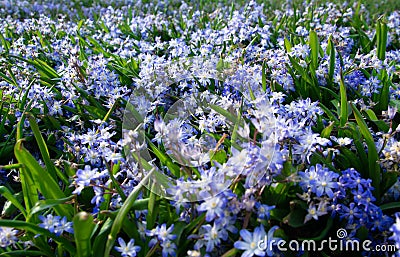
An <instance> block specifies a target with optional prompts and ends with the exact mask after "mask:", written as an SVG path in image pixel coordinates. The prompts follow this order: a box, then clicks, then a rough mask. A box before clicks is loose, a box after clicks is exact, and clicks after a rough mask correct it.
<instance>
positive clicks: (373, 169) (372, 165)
mask: <svg viewBox="0 0 400 257" xmlns="http://www.w3.org/2000/svg"><path fill="white" fill-rule="evenodd" d="M351 107H352V109H353V112H354V116H355V118H356V121H357V124H358V126H359V128H360V131H361V134H362V135H363V137H364V139H365V142H366V143H367V146H368V175H369V178H370V179H371V180H372V186H373V187H374V188H375V190H374V191H373V193H374V196H375V198H376V199H377V201H379V200H378V199H380V182H381V181H380V175H381V170H380V167H379V164H378V160H379V156H378V152H377V150H376V146H375V142H374V138H373V137H372V135H371V132H370V131H369V129H368V126H367V124H366V123H365V121H364V119H363V117H362V115H361V113H360V111H359V110H358V109H357V107H356V106H355V105H354V104H351Z"/></svg>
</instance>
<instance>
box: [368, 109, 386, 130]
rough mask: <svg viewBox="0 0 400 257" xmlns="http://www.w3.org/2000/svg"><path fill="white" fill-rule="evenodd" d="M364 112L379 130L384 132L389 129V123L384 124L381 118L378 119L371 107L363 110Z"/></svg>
mask: <svg viewBox="0 0 400 257" xmlns="http://www.w3.org/2000/svg"><path fill="white" fill-rule="evenodd" d="M365 113H366V114H367V116H368V118H369V120H371V121H373V122H374V123H375V124H376V126H378V128H379V129H380V130H381V131H384V132H388V131H389V125H388V124H386V123H385V122H384V121H383V120H379V119H378V117H376V115H375V113H374V111H373V110H371V109H368V110H365Z"/></svg>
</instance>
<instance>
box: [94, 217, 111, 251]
mask: <svg viewBox="0 0 400 257" xmlns="http://www.w3.org/2000/svg"><path fill="white" fill-rule="evenodd" d="M112 224H113V220H112V219H111V218H108V219H107V220H106V221H105V222H104V223H103V225H102V226H101V229H100V232H99V233H98V234H97V235H96V237H95V239H94V242H93V256H103V254H104V248H105V246H106V242H107V235H108V233H109V232H110V230H111V227H112Z"/></svg>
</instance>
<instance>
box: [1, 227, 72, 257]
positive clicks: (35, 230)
mask: <svg viewBox="0 0 400 257" xmlns="http://www.w3.org/2000/svg"><path fill="white" fill-rule="evenodd" d="M0 227H10V228H15V229H19V230H25V231H29V232H32V233H33V234H35V235H43V236H47V237H50V238H52V239H53V240H54V241H56V242H57V243H60V244H62V245H63V247H64V248H65V249H66V250H67V251H68V252H69V253H70V255H71V256H76V250H75V247H74V246H73V245H72V244H71V243H70V242H69V241H68V240H67V239H65V238H64V237H61V236H57V235H56V234H54V233H51V232H50V231H49V230H47V229H45V228H41V227H39V226H38V225H36V224H33V223H29V222H25V221H21V220H2V219H0Z"/></svg>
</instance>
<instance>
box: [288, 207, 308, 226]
mask: <svg viewBox="0 0 400 257" xmlns="http://www.w3.org/2000/svg"><path fill="white" fill-rule="evenodd" d="M305 214H306V211H305V210H302V209H294V210H293V211H291V212H290V213H289V214H288V215H287V216H286V217H284V218H283V223H285V224H287V225H289V226H291V227H293V228H299V227H304V226H305V223H304V217H305Z"/></svg>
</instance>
